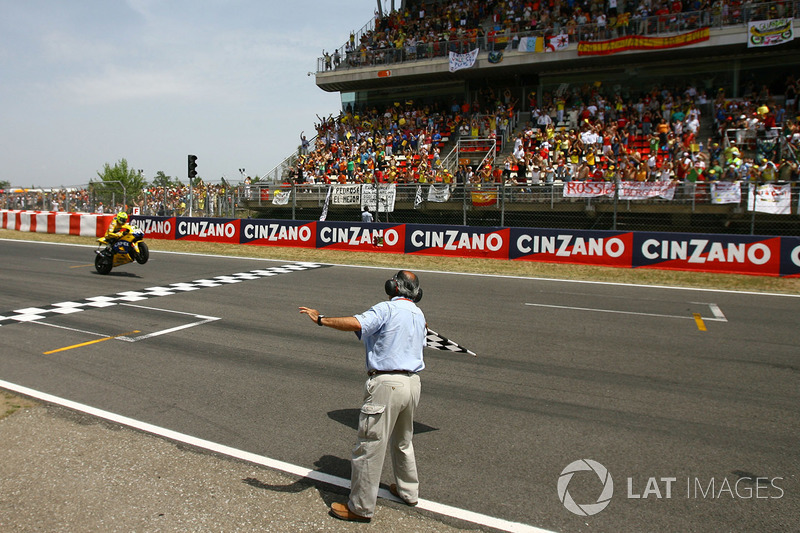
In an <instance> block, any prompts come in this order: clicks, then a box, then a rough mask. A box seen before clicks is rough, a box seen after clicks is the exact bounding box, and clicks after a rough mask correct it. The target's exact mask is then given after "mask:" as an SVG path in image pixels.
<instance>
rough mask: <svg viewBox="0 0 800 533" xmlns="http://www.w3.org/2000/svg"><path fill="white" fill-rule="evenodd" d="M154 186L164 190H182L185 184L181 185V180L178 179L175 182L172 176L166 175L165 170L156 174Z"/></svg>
mask: <svg viewBox="0 0 800 533" xmlns="http://www.w3.org/2000/svg"><path fill="white" fill-rule="evenodd" d="M153 186H154V187H164V188H180V187H183V183H181V180H179V179H177V178H175V179H174V180H173V179H172V176H167V175H166V174H164V171H163V170H159V171H158V172H156V177H155V178H153Z"/></svg>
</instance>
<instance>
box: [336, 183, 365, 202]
mask: <svg viewBox="0 0 800 533" xmlns="http://www.w3.org/2000/svg"><path fill="white" fill-rule="evenodd" d="M332 187H333V193H332V194H331V204H333V205H358V204H360V203H361V185H332Z"/></svg>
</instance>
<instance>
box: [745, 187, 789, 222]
mask: <svg viewBox="0 0 800 533" xmlns="http://www.w3.org/2000/svg"><path fill="white" fill-rule="evenodd" d="M754 204H755V206H754ZM747 210H748V211H757V212H759V213H770V214H773V215H791V214H792V186H791V184H789V183H787V184H786V185H772V184H766V185H759V186H758V187H757V188H756V186H755V185H754V184H752V183H751V184H750V191H749V194H748V197H747Z"/></svg>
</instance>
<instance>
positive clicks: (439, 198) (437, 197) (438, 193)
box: [428, 185, 450, 203]
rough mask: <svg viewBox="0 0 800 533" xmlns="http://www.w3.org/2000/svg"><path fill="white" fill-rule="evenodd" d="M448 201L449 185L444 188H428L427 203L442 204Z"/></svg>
mask: <svg viewBox="0 0 800 533" xmlns="http://www.w3.org/2000/svg"><path fill="white" fill-rule="evenodd" d="M448 200H450V185H445V186H444V187H436V186H434V185H431V186H430V187H428V201H429V202H438V203H443V202H446V201H448Z"/></svg>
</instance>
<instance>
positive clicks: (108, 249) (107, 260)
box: [94, 226, 150, 274]
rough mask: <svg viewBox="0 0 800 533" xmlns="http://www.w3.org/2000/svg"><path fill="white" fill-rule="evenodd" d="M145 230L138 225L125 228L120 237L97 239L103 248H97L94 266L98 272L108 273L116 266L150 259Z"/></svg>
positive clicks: (144, 261)
mask: <svg viewBox="0 0 800 533" xmlns="http://www.w3.org/2000/svg"><path fill="white" fill-rule="evenodd" d="M142 239H144V231H142V230H140V229H139V228H137V227H136V226H130V229H128V228H125V229H124V230H123V232H122V236H120V237H119V238H117V239H115V238H111V237H108V236H106V237H101V238H99V239H97V242H98V243H99V245H100V246H103V247H104V248H103V249H102V250H95V254H97V255H96V256H95V258H94V268H95V269H96V270H97V273H98V274H108V273H109V272H111V269H112V268H114V267H118V266H122V265H127V264H128V263H132V262H133V261H136V262H137V263H139V264H140V265H143V264H145V263H147V260H148V259H150V249H149V248H148V247H147V243H145V242H144V241H143V240H142Z"/></svg>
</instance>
